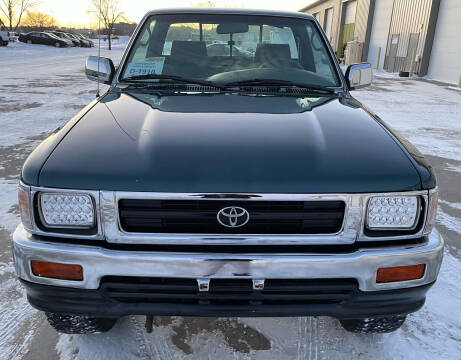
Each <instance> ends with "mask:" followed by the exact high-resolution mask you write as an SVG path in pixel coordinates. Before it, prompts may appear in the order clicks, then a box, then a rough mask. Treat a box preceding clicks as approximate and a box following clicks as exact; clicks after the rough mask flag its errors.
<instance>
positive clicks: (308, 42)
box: [121, 14, 340, 87]
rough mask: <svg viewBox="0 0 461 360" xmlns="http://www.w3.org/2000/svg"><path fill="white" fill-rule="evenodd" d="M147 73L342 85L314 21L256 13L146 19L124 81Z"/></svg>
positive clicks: (224, 81) (151, 78)
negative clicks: (257, 14) (258, 14)
mask: <svg viewBox="0 0 461 360" xmlns="http://www.w3.org/2000/svg"><path fill="white" fill-rule="evenodd" d="M155 75H161V78H162V79H155ZM143 76H145V79H144V80H145V81H167V78H168V76H174V77H176V78H178V77H181V78H185V79H190V80H206V81H210V82H213V83H215V84H221V85H225V84H231V83H232V84H236V83H245V82H251V81H253V82H254V81H261V80H270V81H271V82H272V83H273V82H276V81H284V82H296V83H297V84H303V85H306V86H309V85H310V86H317V87H334V86H339V85H340V82H339V79H338V76H337V73H336V70H335V67H334V63H333V61H332V59H331V57H330V55H329V52H328V51H327V48H326V45H325V43H324V41H323V39H322V38H321V36H320V34H319V33H318V30H317V29H316V27H315V25H314V23H313V22H312V21H310V20H307V19H298V18H287V17H275V16H255V15H216V14H215V15H207V14H180V15H158V16H152V17H150V18H148V19H147V21H146V23H145V24H144V26H143V28H142V29H141V31H140V33H139V35H138V37H137V39H136V41H135V43H134V44H133V46H132V47H131V50H130V53H129V55H128V57H127V61H126V62H125V65H124V68H123V71H122V75H121V80H123V79H128V78H136V80H142V78H143Z"/></svg>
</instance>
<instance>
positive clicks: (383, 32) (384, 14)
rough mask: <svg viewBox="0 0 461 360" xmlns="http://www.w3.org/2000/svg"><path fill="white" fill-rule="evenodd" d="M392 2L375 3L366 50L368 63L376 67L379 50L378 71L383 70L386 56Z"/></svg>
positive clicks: (389, 0) (381, 1)
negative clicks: (368, 45)
mask: <svg viewBox="0 0 461 360" xmlns="http://www.w3.org/2000/svg"><path fill="white" fill-rule="evenodd" d="M393 3H394V0H379V1H376V5H375V11H374V14H373V27H372V29H371V36H370V48H369V50H368V62H369V63H370V64H371V65H372V66H373V68H375V67H376V62H377V60H378V52H379V48H381V56H380V59H379V69H380V70H382V69H383V65H384V56H385V54H386V46H387V37H388V35H389V26H390V24H391V18H392V6H393Z"/></svg>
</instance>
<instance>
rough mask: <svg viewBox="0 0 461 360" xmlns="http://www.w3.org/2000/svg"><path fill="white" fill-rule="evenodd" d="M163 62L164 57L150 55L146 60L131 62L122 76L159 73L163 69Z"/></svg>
mask: <svg viewBox="0 0 461 360" xmlns="http://www.w3.org/2000/svg"><path fill="white" fill-rule="evenodd" d="M164 63H165V58H164V57H152V58H149V60H148V61H143V62H137V61H134V62H131V63H129V64H128V67H127V68H126V71H125V76H124V77H131V76H138V75H151V74H155V75H161V74H162V71H163V64H164Z"/></svg>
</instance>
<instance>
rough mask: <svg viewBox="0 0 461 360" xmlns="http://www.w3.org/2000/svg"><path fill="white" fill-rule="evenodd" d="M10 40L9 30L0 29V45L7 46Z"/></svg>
mask: <svg viewBox="0 0 461 360" xmlns="http://www.w3.org/2000/svg"><path fill="white" fill-rule="evenodd" d="M10 41H13V39H10V32H9V31H3V30H0V46H7V45H8V43H9V42H10Z"/></svg>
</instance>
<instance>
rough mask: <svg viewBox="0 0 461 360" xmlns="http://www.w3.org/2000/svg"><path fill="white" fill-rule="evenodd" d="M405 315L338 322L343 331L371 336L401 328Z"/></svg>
mask: <svg viewBox="0 0 461 360" xmlns="http://www.w3.org/2000/svg"><path fill="white" fill-rule="evenodd" d="M405 318H406V315H394V316H385V317H378V318H367V319H352V320H340V321H339V322H340V323H341V325H342V326H343V328H344V329H346V330H347V331H350V332H355V333H362V334H373V333H390V332H393V331H395V330H397V329H398V328H400V327H401V326H402V324H403V323H404V322H405Z"/></svg>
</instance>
